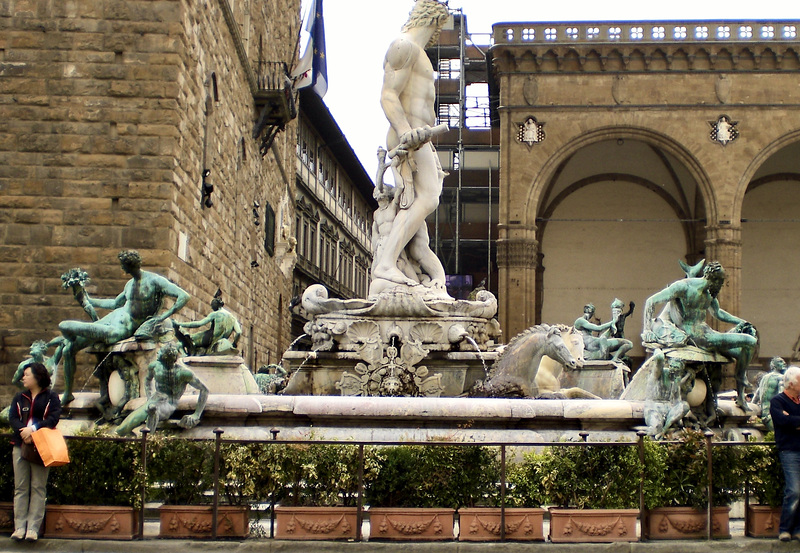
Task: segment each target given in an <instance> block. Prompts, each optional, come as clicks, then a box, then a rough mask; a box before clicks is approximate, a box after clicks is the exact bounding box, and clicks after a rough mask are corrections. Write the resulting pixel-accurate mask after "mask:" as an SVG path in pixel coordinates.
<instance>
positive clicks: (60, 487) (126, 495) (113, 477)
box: [47, 431, 144, 507]
mask: <svg viewBox="0 0 800 553" xmlns="http://www.w3.org/2000/svg"><path fill="white" fill-rule="evenodd" d="M101 436H102V434H101V433H100V432H98V431H90V432H82V433H80V434H78V435H77V437H78V439H71V438H67V440H68V441H67V445H68V447H69V456H70V463H69V464H68V465H65V466H62V467H58V468H55V469H53V470H51V471H50V478H49V479H48V483H47V487H48V490H47V500H48V502H49V503H52V504H54V505H120V506H126V507H127V506H130V507H140V506H141V502H142V485H143V483H144V474H143V472H142V457H141V444H140V443H139V442H138V441H129V440H125V441H120V440H116V439H102V438H101Z"/></svg>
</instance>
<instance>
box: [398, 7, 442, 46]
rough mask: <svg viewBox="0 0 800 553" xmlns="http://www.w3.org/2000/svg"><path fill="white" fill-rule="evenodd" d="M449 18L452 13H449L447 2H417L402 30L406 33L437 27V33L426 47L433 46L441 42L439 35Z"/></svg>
mask: <svg viewBox="0 0 800 553" xmlns="http://www.w3.org/2000/svg"><path fill="white" fill-rule="evenodd" d="M448 17H450V12H449V11H447V2H438V1H437V0H416V1H415V3H414V8H413V9H412V10H411V13H409V14H408V21H406V23H405V25H403V28H402V29H401V30H402V31H403V32H405V31H408V30H409V29H413V28H414V27H436V32H435V33H434V34H433V36H432V37H431V39H430V40H429V41H428V44H427V45H426V47H429V46H433V45H434V44H436V42H437V41H438V40H439V33H440V32H441V31H442V26H443V25H444V23H445V21H447V18H448Z"/></svg>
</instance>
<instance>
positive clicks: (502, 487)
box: [462, 444, 506, 542]
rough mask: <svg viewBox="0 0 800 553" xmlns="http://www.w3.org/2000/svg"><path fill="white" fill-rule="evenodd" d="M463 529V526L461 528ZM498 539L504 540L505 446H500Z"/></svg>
mask: <svg viewBox="0 0 800 553" xmlns="http://www.w3.org/2000/svg"><path fill="white" fill-rule="evenodd" d="M462 531H463V528H462ZM500 541H501V542H504V541H506V446H505V444H503V445H501V446H500Z"/></svg>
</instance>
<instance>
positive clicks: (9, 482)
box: [0, 434, 14, 501]
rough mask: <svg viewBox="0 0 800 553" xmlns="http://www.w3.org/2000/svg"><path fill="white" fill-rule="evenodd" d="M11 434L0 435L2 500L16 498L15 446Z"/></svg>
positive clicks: (0, 497)
mask: <svg viewBox="0 0 800 553" xmlns="http://www.w3.org/2000/svg"><path fill="white" fill-rule="evenodd" d="M10 440H11V435H10V434H3V435H0V441H2V444H3V445H2V446H0V501H13V500H14V463H13V461H12V459H11V451H12V450H13V446H12V445H11V443H10Z"/></svg>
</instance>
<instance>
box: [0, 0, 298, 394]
mask: <svg viewBox="0 0 800 553" xmlns="http://www.w3.org/2000/svg"><path fill="white" fill-rule="evenodd" d="M226 11H227V12H228V13H227V15H228V16H229V17H228V18H226V17H225V16H226ZM299 12H300V0H273V1H270V2H254V1H247V0H243V1H237V2H236V3H235V5H234V7H233V9H231V6H230V4H228V0H209V1H208V2H200V3H198V2H192V1H189V0H160V1H150V0H131V1H125V2H120V1H117V0H64V1H58V2H53V1H50V0H0V305H2V309H1V310H0V383H6V382H8V381H9V380H10V378H11V374H12V373H13V369H14V368H15V367H16V365H17V364H18V363H19V362H20V361H21V360H22V359H24V358H25V356H26V353H27V349H28V346H29V345H30V343H31V342H32V341H33V340H35V339H45V340H48V339H51V338H53V337H55V336H57V335H58V329H57V325H58V322H59V321H61V320H64V319H70V318H73V319H83V318H85V315H84V313H83V312H82V310H81V309H80V308H79V307H78V305H77V303H76V302H75V300H74V299H73V298H72V294H70V293H69V292H68V291H64V290H62V289H61V286H60V285H61V281H60V278H59V277H60V275H61V273H63V272H64V271H65V270H67V269H69V268H71V267H75V266H80V267H82V268H83V269H85V270H87V271H88V272H89V274H90V276H91V278H92V283H91V285H90V292H91V293H92V294H93V295H96V296H97V297H111V296H114V295H116V294H118V293H119V292H120V291H121V289H122V287H123V285H124V283H125V280H126V275H125V274H124V273H123V272H122V271H121V270H120V268H119V264H118V263H117V261H116V254H117V253H118V252H119V251H120V250H121V249H138V250H139V251H140V253H141V254H142V257H143V259H144V268H145V269H147V270H151V271H155V272H158V273H161V274H164V275H165V276H167V277H169V278H170V279H171V280H173V281H175V282H176V283H177V284H178V285H179V286H182V287H183V288H185V289H186V290H187V291H188V292H189V293H190V294H191V295H192V300H191V302H190V303H189V304H188V306H187V307H186V308H184V310H183V311H182V312H181V315H180V317H182V318H185V319H190V318H198V317H200V316H202V315H204V314H205V313H207V312H208V310H209V307H208V305H209V302H210V299H211V297H212V296H213V294H214V292H215V291H216V289H217V287H219V288H221V289H222V293H223V299H224V300H225V302H226V307H227V308H228V309H229V310H230V311H232V312H233V313H235V314H236V315H237V316H238V318H239V319H240V321H241V323H242V327H243V329H244V336H243V337H242V341H241V342H240V348H241V349H242V354H243V356H244V357H245V359H246V360H247V361H252V362H254V363H256V364H261V363H265V362H266V361H267V358H268V357H269V358H271V359H272V360H274V359H276V358H277V355H278V352H279V350H281V348H285V346H286V345H287V343H288V342H287V340H288V336H289V333H288V330H289V328H288V327H289V325H288V313H287V312H286V311H287V310H286V309H285V308H282V307H281V303H283V304H284V305H285V303H286V302H288V299H289V294H290V291H291V288H290V283H291V274H288V275H286V274H284V273H283V272H281V271H280V269H279V261H280V260H279V259H277V258H275V257H271V256H270V255H269V254H267V253H266V252H265V250H264V247H263V244H264V236H265V230H264V228H265V224H264V223H265V221H264V216H265V206H266V205H267V204H269V205H270V206H271V207H272V209H273V210H274V212H275V214H276V217H277V218H278V221H277V222H276V225H278V230H277V231H276V235H277V237H278V239H279V238H280V236H281V233H280V230H279V229H280V224H281V222H282V221H283V222H285V223H288V222H290V221H292V220H293V214H292V212H291V210H292V209H293V207H292V206H293V201H292V197H293V187H294V183H293V177H292V175H293V173H294V166H293V163H294V144H295V136H296V134H295V133H296V131H295V129H296V126H295V123H294V122H291V123H290V124H288V125H287V127H286V130H285V131H284V132H282V133H279V134H278V137H277V138H276V140H275V142H274V145H273V147H272V148H271V150H270V151H269V152H268V153H267V155H266V156H265V157H263V159H262V156H261V155H260V154H259V149H258V141H257V140H256V139H253V138H252V136H251V134H252V130H253V125H254V120H255V118H256V117H257V115H258V112H257V110H256V106H255V104H254V100H253V91H252V88H251V83H252V82H253V79H252V70H251V69H249V68H248V67H247V66H246V65H245V64H243V61H245V62H247V63H248V64H255V63H256V62H257V60H258V58H259V54H260V55H261V59H263V60H267V61H283V62H286V63H287V64H289V63H291V60H292V56H293V53H294V52H295V48H296V37H297V32H298V28H299V23H300V22H299ZM230 16H232V18H231V17H230ZM237 42H238V43H239V44H240V45H241V47H240V49H239V51H237V46H236V44H237ZM243 56H244V57H246V58H247V59H245V60H243ZM248 71H250V72H251V74H250V76H248V74H247V73H248ZM204 168H207V169H209V170H210V171H211V174H210V176H209V180H210V182H212V183H213V184H214V185H215V191H214V193H213V195H212V201H213V207H211V208H205V207H202V206H201V182H202V175H201V173H202V171H203V169H204ZM254 202H257V205H258V207H256V208H255V211H254V207H255V204H254ZM256 222H258V224H256ZM92 360H93V358H92V357H89V356H88V355H84V356H83V357H81V358H79V361H81V367H82V371H83V372H84V373H85V376H81V375H79V376H78V378H77V380H76V382H77V384H78V386H80V385H81V384H82V383H83V382H84V380H86V378H85V377H88V375H89V371H90V369H91V361H92ZM10 392H11V390H10V388H8V389H6V395H8V393H10Z"/></svg>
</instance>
